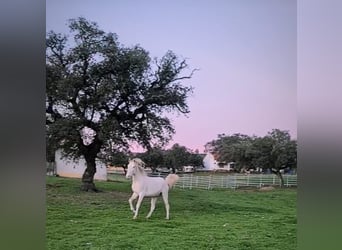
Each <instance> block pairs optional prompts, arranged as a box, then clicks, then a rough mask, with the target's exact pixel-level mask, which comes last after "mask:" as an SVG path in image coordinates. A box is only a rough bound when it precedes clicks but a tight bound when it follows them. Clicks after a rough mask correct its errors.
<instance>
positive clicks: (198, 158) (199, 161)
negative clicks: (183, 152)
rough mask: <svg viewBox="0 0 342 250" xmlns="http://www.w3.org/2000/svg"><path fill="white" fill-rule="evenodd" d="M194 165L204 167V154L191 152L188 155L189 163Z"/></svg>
mask: <svg viewBox="0 0 342 250" xmlns="http://www.w3.org/2000/svg"><path fill="white" fill-rule="evenodd" d="M187 165H189V166H193V167H202V166H203V156H202V155H200V154H199V153H198V150H197V152H190V155H189V156H188V164H187Z"/></svg>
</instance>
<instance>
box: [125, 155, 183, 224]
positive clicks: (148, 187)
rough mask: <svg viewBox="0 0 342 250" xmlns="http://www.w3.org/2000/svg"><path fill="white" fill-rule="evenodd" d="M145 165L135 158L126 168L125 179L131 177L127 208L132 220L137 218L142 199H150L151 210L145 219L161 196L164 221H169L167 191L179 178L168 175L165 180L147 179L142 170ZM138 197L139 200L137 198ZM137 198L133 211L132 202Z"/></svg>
mask: <svg viewBox="0 0 342 250" xmlns="http://www.w3.org/2000/svg"><path fill="white" fill-rule="evenodd" d="M144 166H145V163H144V162H143V161H142V160H141V159H139V158H135V159H133V160H130V161H129V163H128V167H127V173H126V178H130V177H132V179H133V181H132V191H133V194H132V196H131V198H129V200H128V202H129V206H130V208H131V210H132V212H133V213H134V216H133V219H136V218H137V216H138V212H139V208H140V205H141V202H142V200H143V199H144V197H145V196H146V197H151V209H150V212H149V213H148V215H147V216H146V218H149V217H151V215H152V213H153V211H154V208H155V206H156V201H157V197H158V196H159V195H160V194H161V195H162V196H163V200H164V204H165V209H166V219H167V220H168V219H169V211H170V205H169V201H168V192H169V189H170V188H171V187H172V186H173V185H174V184H175V183H176V181H177V180H178V179H179V176H178V175H176V174H169V175H168V176H167V177H166V178H165V179H163V178H162V177H148V176H147V175H146V172H145V170H144ZM138 197H139V198H138ZM136 198H138V201H137V204H136V208H135V209H134V207H133V204H132V202H133V201H134V200H135V199H136Z"/></svg>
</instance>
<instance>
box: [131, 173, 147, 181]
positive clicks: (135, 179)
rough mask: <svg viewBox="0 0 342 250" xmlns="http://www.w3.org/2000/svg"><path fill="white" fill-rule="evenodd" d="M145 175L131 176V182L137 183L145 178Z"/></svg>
mask: <svg viewBox="0 0 342 250" xmlns="http://www.w3.org/2000/svg"><path fill="white" fill-rule="evenodd" d="M146 176H147V175H146V174H143V173H139V174H136V175H134V176H133V182H137V181H139V180H142V179H144V178H145V177H146Z"/></svg>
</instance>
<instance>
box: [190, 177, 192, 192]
mask: <svg viewBox="0 0 342 250" xmlns="http://www.w3.org/2000/svg"><path fill="white" fill-rule="evenodd" d="M190 189H192V174H191V175H190Z"/></svg>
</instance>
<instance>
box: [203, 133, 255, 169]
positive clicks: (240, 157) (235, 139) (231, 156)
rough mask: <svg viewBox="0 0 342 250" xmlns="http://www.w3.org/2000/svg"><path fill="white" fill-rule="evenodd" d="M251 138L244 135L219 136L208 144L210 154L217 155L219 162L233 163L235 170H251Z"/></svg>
mask: <svg viewBox="0 0 342 250" xmlns="http://www.w3.org/2000/svg"><path fill="white" fill-rule="evenodd" d="M252 141H253V137H250V136H248V135H244V134H239V133H237V134H233V135H226V134H219V135H218V139H216V140H213V141H212V142H211V143H210V147H208V148H211V152H212V153H214V154H218V159H219V161H221V162H226V163H228V162H235V170H241V169H242V168H244V169H248V168H251V167H252V166H251V160H252V157H251V155H250V149H251V145H252Z"/></svg>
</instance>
